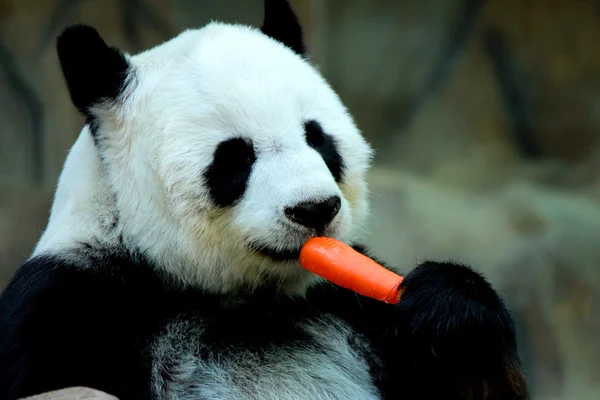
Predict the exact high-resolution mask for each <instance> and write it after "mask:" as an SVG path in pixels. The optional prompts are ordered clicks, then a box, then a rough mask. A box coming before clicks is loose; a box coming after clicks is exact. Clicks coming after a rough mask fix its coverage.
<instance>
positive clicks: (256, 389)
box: [152, 317, 380, 400]
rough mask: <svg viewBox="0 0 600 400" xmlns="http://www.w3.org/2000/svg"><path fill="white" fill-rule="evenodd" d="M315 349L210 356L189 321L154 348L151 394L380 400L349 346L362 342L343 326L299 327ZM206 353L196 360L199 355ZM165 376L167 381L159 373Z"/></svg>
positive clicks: (329, 321)
mask: <svg viewBox="0 0 600 400" xmlns="http://www.w3.org/2000/svg"><path fill="white" fill-rule="evenodd" d="M298 329H299V330H300V331H303V332H305V333H306V334H308V335H310V336H311V337H312V338H313V343H315V344H317V346H318V349H315V348H313V347H310V346H308V345H305V346H302V347H300V346H293V345H291V346H288V347H278V346H275V345H273V346H271V347H269V348H266V349H264V350H263V351H261V352H257V351H252V350H249V349H238V350H237V351H236V353H235V356H234V355H232V354H228V353H225V354H215V353H211V352H210V350H211V349H210V348H208V347H207V346H206V345H205V344H204V343H203V342H202V335H203V327H201V326H198V325H196V324H195V323H190V322H189V321H177V322H174V323H172V324H170V325H169V326H168V328H167V329H166V331H165V332H164V333H163V334H162V335H160V336H159V338H158V339H157V341H156V342H155V343H154V344H153V347H152V354H153V363H152V365H153V371H152V372H153V376H152V382H153V390H154V392H155V395H156V397H157V398H168V399H173V400H193V399H239V400H250V399H252V400H259V399H260V400H275V399H289V400H300V399H311V400H333V399H361V400H375V399H380V395H379V393H378V390H377V388H376V387H375V386H374V385H373V383H372V379H371V377H370V375H369V366H368V365H367V363H366V362H365V360H364V358H363V355H362V354H360V351H361V350H365V351H369V349H368V348H367V347H366V346H367V345H366V344H364V343H363V346H364V349H362V348H360V347H359V348H358V350H359V351H357V350H356V349H355V348H352V347H351V346H350V345H349V344H348V339H349V337H350V336H353V337H354V338H356V340H355V341H354V342H355V346H359V342H360V340H361V339H360V338H358V337H357V336H356V334H355V333H353V332H352V330H351V329H350V328H349V327H347V326H346V325H345V324H344V323H342V322H340V321H338V320H335V319H334V318H333V317H323V318H322V319H320V320H316V321H313V322H310V323H304V324H300V325H299V326H298ZM200 352H203V353H204V354H208V355H205V356H202V357H200V356H199V353H200ZM161 371H162V372H167V373H168V376H169V378H168V380H165V379H164V377H163V376H162V375H161Z"/></svg>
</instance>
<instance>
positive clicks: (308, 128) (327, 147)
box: [304, 121, 344, 183]
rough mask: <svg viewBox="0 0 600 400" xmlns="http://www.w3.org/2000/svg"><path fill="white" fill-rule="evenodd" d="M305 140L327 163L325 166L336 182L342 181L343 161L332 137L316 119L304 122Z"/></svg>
mask: <svg viewBox="0 0 600 400" xmlns="http://www.w3.org/2000/svg"><path fill="white" fill-rule="evenodd" d="M304 131H305V134H306V142H307V143H308V145H309V146H310V147H312V148H313V149H315V150H316V151H317V152H318V153H319V154H320V155H321V157H323V160H325V164H327V168H329V171H331V174H332V175H333V177H334V178H335V181H336V182H338V183H339V182H341V181H342V174H343V171H344V161H343V160H342V156H341V155H340V153H339V151H338V149H337V145H336V143H335V140H334V138H333V137H332V136H331V135H328V134H326V133H325V132H324V131H323V128H322V127H321V124H319V123H318V122H317V121H308V122H306V123H305V124H304Z"/></svg>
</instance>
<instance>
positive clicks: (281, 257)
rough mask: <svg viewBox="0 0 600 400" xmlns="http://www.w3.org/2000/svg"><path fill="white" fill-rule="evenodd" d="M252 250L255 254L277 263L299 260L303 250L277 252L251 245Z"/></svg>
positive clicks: (265, 247) (267, 247)
mask: <svg viewBox="0 0 600 400" xmlns="http://www.w3.org/2000/svg"><path fill="white" fill-rule="evenodd" d="M250 249H251V250H252V251H253V252H255V253H258V254H261V255H263V256H266V257H269V258H270V259H272V260H275V261H292V260H298V258H299V257H300V250H301V248H300V247H299V248H297V249H295V250H276V249H274V248H272V247H269V246H262V245H256V244H252V245H250Z"/></svg>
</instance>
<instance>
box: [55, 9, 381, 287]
mask: <svg viewBox="0 0 600 400" xmlns="http://www.w3.org/2000/svg"><path fill="white" fill-rule="evenodd" d="M269 3H271V4H274V3H280V4H279V5H278V7H281V6H282V4H284V5H287V3H286V2H277V1H276V2H273V1H267V2H266V4H269ZM288 7H289V6H288ZM267 8H268V7H267ZM284 8H285V7H284ZM285 9H286V10H291V9H289V8H285ZM283 14H284V15H283V16H281V15H280V16H279V17H280V18H284V17H286V15H287V18H290V17H293V18H294V20H295V16H294V15H293V14H291V16H290V14H289V13H287V14H286V13H283ZM266 15H271V17H272V18H275V17H276V16H274V15H273V12H271V13H267V14H266ZM274 25H275V26H277V24H270V25H269V24H268V21H265V24H264V26H263V29H262V31H259V30H256V29H252V28H249V27H245V26H239V25H225V24H217V23H213V24H210V25H208V26H206V27H204V28H202V29H200V30H190V31H186V32H184V33H182V34H181V35H179V36H178V37H176V38H174V39H172V40H171V41H169V42H166V43H164V44H162V45H160V46H158V47H156V48H153V49H151V50H148V51H146V52H143V53H141V54H138V55H135V56H129V55H126V54H123V53H120V52H119V53H117V56H115V61H114V62H113V63H112V64H113V65H117V67H116V69H117V70H119V66H120V65H121V64H122V63H123V62H125V63H126V68H121V70H120V73H119V77H120V79H122V83H121V85H120V86H119V88H120V91H119V92H118V94H117V95H116V96H113V97H112V98H111V93H109V94H108V95H107V94H103V95H102V96H100V100H98V95H96V96H89V95H88V96H87V98H92V99H93V100H92V101H89V100H88V101H85V98H86V96H85V95H84V96H80V97H83V98H84V100H79V101H78V98H77V96H76V95H77V93H75V94H74V93H73V90H71V95H72V97H73V100H74V103H75V104H76V105H77V106H78V107H79V108H80V109H81V110H82V112H84V114H86V115H87V116H88V120H89V122H90V127H91V132H92V136H93V138H94V141H95V144H96V146H95V147H96V149H97V151H98V153H99V156H100V159H101V160H102V166H103V169H104V170H105V176H106V179H107V180H108V184H109V186H110V187H111V188H112V190H113V192H114V197H115V204H114V207H115V208H116V212H117V214H118V216H119V229H120V230H121V232H120V233H121V235H122V237H123V238H124V241H125V243H126V245H127V246H128V247H131V248H133V249H135V250H137V251H141V252H143V253H144V254H146V255H147V256H148V257H149V258H150V259H151V260H153V261H154V262H155V263H156V265H157V266H159V267H161V268H164V269H165V270H167V271H168V272H171V273H172V274H173V275H174V276H176V277H178V278H182V281H184V282H186V283H190V284H194V285H199V286H202V287H205V288H207V289H210V290H217V291H227V290H232V289H234V288H239V287H240V286H252V287H254V286H259V285H263V284H267V283H269V282H275V283H277V285H278V286H279V289H282V290H289V291H302V290H303V288H305V287H306V285H307V284H308V283H310V282H311V281H313V280H314V276H312V275H311V274H309V273H307V272H306V271H304V270H303V269H302V268H301V267H300V266H299V265H298V262H297V259H298V254H299V251H300V248H301V246H302V245H303V244H304V243H305V242H306V241H307V240H308V239H309V238H311V237H314V236H330V237H335V238H338V239H340V240H343V241H346V242H353V241H354V240H355V239H356V238H357V236H358V235H360V232H361V225H362V223H363V221H364V219H365V216H366V213H367V189H366V184H365V173H366V171H367V168H368V166H369V162H370V158H371V149H370V147H369V145H368V144H367V143H366V141H365V140H364V139H363V137H362V136H361V134H360V132H359V130H358V129H357V127H356V126H355V124H354V123H353V121H352V118H351V117H350V115H349V114H348V112H347V110H346V109H345V107H344V106H343V104H342V103H341V101H340V100H339V98H338V97H337V95H336V94H335V92H334V91H333V90H332V89H331V88H330V86H329V85H328V84H327V83H326V81H325V80H324V79H323V78H322V77H321V75H320V74H319V73H318V72H317V70H316V69H315V68H314V67H313V66H311V65H310V64H309V63H308V62H307V61H306V59H305V57H304V55H303V54H298V51H299V49H301V48H302V47H301V46H300V45H299V43H301V41H298V40H297V39H296V40H291V39H289V37H290V35H288V36H287V38H288V39H286V40H284V39H278V38H277V37H275V38H274V37H272V36H270V35H268V34H266V33H265V32H267V33H268V32H269V30H270V29H269V26H274ZM288 25H289V24H288ZM292 26H293V25H292ZM81 29H91V28H83V27H80V30H81ZM272 29H273V28H271V30H272ZM76 34H79V35H80V36H81V34H86V33H85V32H83V31H80V32H71V33H70V35H71V36H74V35H76ZM87 35H91V36H94V35H97V34H95V31H93V32H92V31H89V30H88V31H87ZM284 37H286V36H284ZM67 39H68V37H67ZM67 39H65V38H64V35H63V38H62V40H63V42H65V41H66V40H67ZM74 40H75V39H71V41H74ZM78 40H79V41H80V42H81V38H79V39H78ZM88 42H89V40H88ZM106 49H109V50H110V51H113V52H114V51H116V50H115V49H112V48H108V47H106ZM103 51H106V50H103ZM100 52H102V51H100ZM80 54H81V52H80ZM60 55H61V54H60V40H59V56H60ZM94 57H95V56H94ZM119 57H120V58H119ZM107 58H109V57H107V55H106V54H105V55H104V56H103V59H104V60H106V59H107ZM65 60H67V57H66V56H64V55H63V56H62V57H61V62H62V63H63V71H65V76H66V78H67V83H69V85H70V87H71V86H73V84H72V82H71V83H70V82H69V74H68V71H69V66H68V65H65V63H66V62H65ZM100 73H101V72H100ZM105 80H106V79H105ZM104 87H105V88H106V87H110V85H108V86H107V85H106V84H105V85H104ZM103 90H105V91H106V89H103Z"/></svg>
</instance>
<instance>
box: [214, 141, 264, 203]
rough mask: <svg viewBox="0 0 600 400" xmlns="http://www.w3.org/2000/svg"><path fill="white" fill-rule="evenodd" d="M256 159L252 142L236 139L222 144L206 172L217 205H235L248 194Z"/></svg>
mask: <svg viewBox="0 0 600 400" xmlns="http://www.w3.org/2000/svg"><path fill="white" fill-rule="evenodd" d="M255 161H256V153H255V152H254V146H253V145H252V142H250V141H247V140H245V139H243V138H234V139H229V140H226V141H224V142H221V143H219V145H218V146H217V149H216V150H215V153H214V157H213V161H212V163H211V164H210V166H209V167H208V168H207V170H206V172H205V173H204V179H205V183H206V185H207V187H208V190H209V193H210V196H211V198H212V200H213V202H214V203H215V204H216V205H217V206H219V207H227V206H231V205H233V204H234V203H235V202H236V201H238V200H239V199H240V198H241V197H242V196H243V195H244V192H245V191H246V186H247V184H248V178H250V173H251V172H252V166H253V165H254V162H255Z"/></svg>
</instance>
